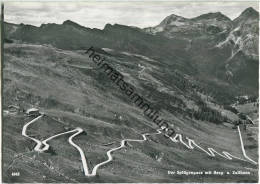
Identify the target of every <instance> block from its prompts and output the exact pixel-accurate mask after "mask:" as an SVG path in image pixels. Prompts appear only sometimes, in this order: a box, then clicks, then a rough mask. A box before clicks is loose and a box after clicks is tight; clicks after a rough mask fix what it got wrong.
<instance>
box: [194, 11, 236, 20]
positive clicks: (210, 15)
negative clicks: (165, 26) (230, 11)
mask: <svg viewBox="0 0 260 184" xmlns="http://www.w3.org/2000/svg"><path fill="white" fill-rule="evenodd" d="M207 19H216V20H218V21H221V20H224V21H231V20H230V18H228V17H227V16H226V15H224V14H222V13H221V12H214V13H212V12H211V13H206V14H202V15H200V16H198V17H195V18H192V19H191V20H195V21H198V20H207Z"/></svg>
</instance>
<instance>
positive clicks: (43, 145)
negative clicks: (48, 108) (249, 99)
mask: <svg viewBox="0 0 260 184" xmlns="http://www.w3.org/2000/svg"><path fill="white" fill-rule="evenodd" d="M42 117H43V115H40V116H38V117H36V118H35V119H33V120H31V121H30V122H28V123H26V124H25V125H24V126H23V129H22V135H23V136H25V137H27V138H29V139H31V140H32V141H34V142H36V146H35V147H34V150H35V151H38V152H44V151H47V150H48V149H49V147H50V146H49V144H48V143H47V142H48V141H50V140H52V139H54V138H56V137H58V136H61V135H64V134H71V133H73V132H74V134H72V135H71V136H70V137H69V139H68V142H69V143H70V144H71V145H72V146H73V147H74V148H76V149H77V150H78V152H79V154H80V157H81V161H82V165H83V170H84V174H85V176H87V177H90V176H96V175H97V170H98V169H99V168H100V167H101V166H103V165H105V164H107V163H109V162H111V161H112V160H113V157H112V155H111V154H112V152H115V151H117V150H120V149H121V148H123V147H125V146H126V142H140V143H142V142H144V141H147V136H149V135H156V134H161V133H162V132H161V131H160V130H157V132H153V133H145V134H142V137H143V139H123V140H121V144H120V146H119V147H116V148H112V149H110V150H109V151H107V157H108V159H107V160H105V161H103V162H101V163H99V164H97V165H95V166H94V168H93V170H92V172H90V169H89V167H88V164H87V158H86V156H85V154H84V151H83V150H82V149H81V147H80V146H78V145H77V144H75V143H74V142H73V138H74V137H76V136H77V135H79V134H81V133H82V132H83V129H82V128H79V127H78V128H75V129H73V130H70V131H66V132H63V133H59V134H56V135H53V136H51V137H49V138H47V139H45V140H43V141H41V140H38V139H36V138H33V137H30V136H29V135H27V133H26V131H27V128H28V126H29V125H31V124H32V123H35V122H36V121H37V120H39V119H40V118H42ZM237 128H238V134H239V138H240V143H241V149H242V153H243V155H244V158H240V157H237V156H234V155H232V154H230V153H229V152H226V151H223V152H222V153H219V152H217V151H216V150H215V149H213V148H207V150H206V149H204V148H202V147H200V146H199V145H198V144H197V143H196V142H195V141H194V140H193V139H190V138H188V137H186V140H187V143H185V142H184V141H183V138H182V134H176V135H175V136H174V137H173V138H172V137H170V140H171V141H172V142H174V143H181V144H183V145H184V146H185V147H187V148H188V149H195V148H197V149H199V150H200V151H203V152H205V153H206V154H207V155H209V156H211V157H215V156H217V155H218V156H220V157H223V158H225V159H228V160H232V159H233V158H234V159H238V160H243V161H249V162H250V163H252V164H257V162H256V161H254V160H252V159H251V158H249V157H248V156H247V154H246V151H245V149H244V143H243V139H242V136H241V132H240V128H239V126H238V127H237Z"/></svg>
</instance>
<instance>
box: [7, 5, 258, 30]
mask: <svg viewBox="0 0 260 184" xmlns="http://www.w3.org/2000/svg"><path fill="white" fill-rule="evenodd" d="M248 7H253V8H255V9H257V10H258V4H257V2H173V1H162V2H158V1H157V2H156V1H143V2H141V1H136V2H129V1H91V2H78V1H77V2H19V3H18V2H6V3H5V20H6V21H7V22H12V23H25V24H32V25H36V26H40V25H41V24H42V23H58V24H60V23H62V22H63V21H65V20H68V19H69V20H72V21H75V22H77V23H79V24H81V25H83V26H86V27H90V28H100V29H102V28H103V27H104V26H105V25H106V24H107V23H111V24H114V23H118V24H124V25H130V26H137V27H141V28H143V27H149V26H155V25H157V24H159V23H160V22H161V21H162V20H163V19H164V18H165V17H166V16H168V15H170V14H176V15H180V16H183V17H186V18H191V17H196V16H199V15H201V14H204V13H208V12H218V11H220V12H222V13H223V14H225V15H227V16H228V17H230V18H231V19H234V18H236V17H237V16H239V14H240V13H241V12H242V11H243V10H244V9H246V8H248Z"/></svg>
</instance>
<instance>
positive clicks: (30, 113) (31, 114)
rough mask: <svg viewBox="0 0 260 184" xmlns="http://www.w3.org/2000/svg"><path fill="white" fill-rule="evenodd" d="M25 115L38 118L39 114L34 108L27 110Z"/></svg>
mask: <svg viewBox="0 0 260 184" xmlns="http://www.w3.org/2000/svg"><path fill="white" fill-rule="evenodd" d="M25 113H26V114H27V116H39V115H40V114H41V113H40V111H39V109H36V108H30V109H27V110H26V112H25Z"/></svg>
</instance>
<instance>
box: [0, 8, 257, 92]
mask: <svg viewBox="0 0 260 184" xmlns="http://www.w3.org/2000/svg"><path fill="white" fill-rule="evenodd" d="M258 21H259V13H258V12H257V11H256V10H254V9H253V8H247V9H246V10H244V11H243V12H242V13H241V14H240V16H239V17H237V18H236V19H234V20H231V19H229V18H228V17H227V16H225V15H223V14H222V13H221V12H216V13H207V14H203V15H200V16H198V17H195V18H190V19H188V18H184V17H181V16H177V15H174V14H172V15H169V16H167V17H166V18H165V19H164V20H163V21H162V22H161V23H160V24H159V25H158V26H155V27H149V28H144V29H140V28H137V27H130V26H125V25H119V24H114V25H111V24H107V25H106V26H105V27H104V29H103V30H100V29H95V28H94V29H91V28H87V27H84V26H81V25H79V24H77V23H75V22H73V21H71V20H66V21H64V22H63V23H62V24H42V25H41V26H40V27H36V26H32V25H24V24H19V25H18V24H10V23H5V38H7V39H10V40H19V41H20V42H24V43H35V44H51V45H53V46H54V47H57V48H61V49H66V50H82V49H87V48H89V47H90V46H94V47H96V48H100V49H102V48H110V49H114V50H118V51H126V52H131V53H136V54H141V55H144V56H147V57H150V58H153V59H156V60H159V61H160V62H161V63H163V64H166V66H167V67H169V68H172V70H174V69H178V70H180V71H181V72H183V73H185V74H189V75H192V76H194V77H197V78H198V79H199V80H206V81H208V82H212V81H217V83H218V84H219V83H221V84H222V83H223V82H224V84H225V85H227V84H232V85H235V86H240V87H242V88H246V89H247V90H248V91H256V90H257V89H258V62H257V60H258V57H259V53H258V40H259V36H258V32H259V30H258ZM247 73H249V74H250V75H247ZM214 83H215V82H214Z"/></svg>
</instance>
